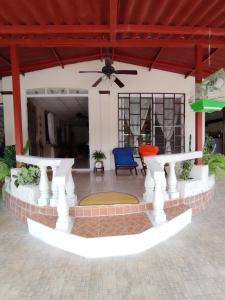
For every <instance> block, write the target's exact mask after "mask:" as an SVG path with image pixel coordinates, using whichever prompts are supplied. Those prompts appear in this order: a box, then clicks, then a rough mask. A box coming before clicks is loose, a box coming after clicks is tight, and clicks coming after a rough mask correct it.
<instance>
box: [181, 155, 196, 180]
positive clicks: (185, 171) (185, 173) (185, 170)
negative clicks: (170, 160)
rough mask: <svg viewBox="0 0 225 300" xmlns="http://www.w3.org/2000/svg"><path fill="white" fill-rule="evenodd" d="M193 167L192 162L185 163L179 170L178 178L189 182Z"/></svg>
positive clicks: (186, 161)
mask: <svg viewBox="0 0 225 300" xmlns="http://www.w3.org/2000/svg"><path fill="white" fill-rule="evenodd" d="M192 166H193V161H192V160H185V161H183V162H182V163H181V164H180V166H179V168H178V177H180V178H181V179H182V180H188V179H189V176H190V173H191V169H192Z"/></svg>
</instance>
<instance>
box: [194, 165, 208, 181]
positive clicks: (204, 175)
mask: <svg viewBox="0 0 225 300" xmlns="http://www.w3.org/2000/svg"><path fill="white" fill-rule="evenodd" d="M190 177H191V178H194V179H198V180H202V181H204V182H206V181H207V180H208V178H209V166H208V165H193V167H192V169H191V173H190Z"/></svg>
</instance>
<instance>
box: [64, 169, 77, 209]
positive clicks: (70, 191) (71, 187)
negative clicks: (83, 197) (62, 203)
mask: <svg viewBox="0 0 225 300" xmlns="http://www.w3.org/2000/svg"><path fill="white" fill-rule="evenodd" d="M66 199H67V202H68V205H69V206H70V207H72V206H75V205H76V204H77V195H76V194H75V184H74V180H73V176H72V168H71V169H70V170H69V173H68V176H67V182H66Z"/></svg>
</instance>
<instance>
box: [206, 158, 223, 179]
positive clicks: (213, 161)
mask: <svg viewBox="0 0 225 300" xmlns="http://www.w3.org/2000/svg"><path fill="white" fill-rule="evenodd" d="M203 163H204V164H205V165H208V166H209V173H210V174H214V175H215V176H216V177H224V176H225V155H223V154H220V153H207V154H204V156H203Z"/></svg>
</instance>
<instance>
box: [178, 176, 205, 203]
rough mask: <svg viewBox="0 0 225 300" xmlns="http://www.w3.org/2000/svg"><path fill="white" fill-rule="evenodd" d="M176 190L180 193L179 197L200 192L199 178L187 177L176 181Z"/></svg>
mask: <svg viewBox="0 0 225 300" xmlns="http://www.w3.org/2000/svg"><path fill="white" fill-rule="evenodd" d="M177 190H178V191H179V193H180V197H181V198H184V197H190V196H194V195H197V194H199V193H200V191H201V180H197V179H188V180H179V179H178V181H177Z"/></svg>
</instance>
